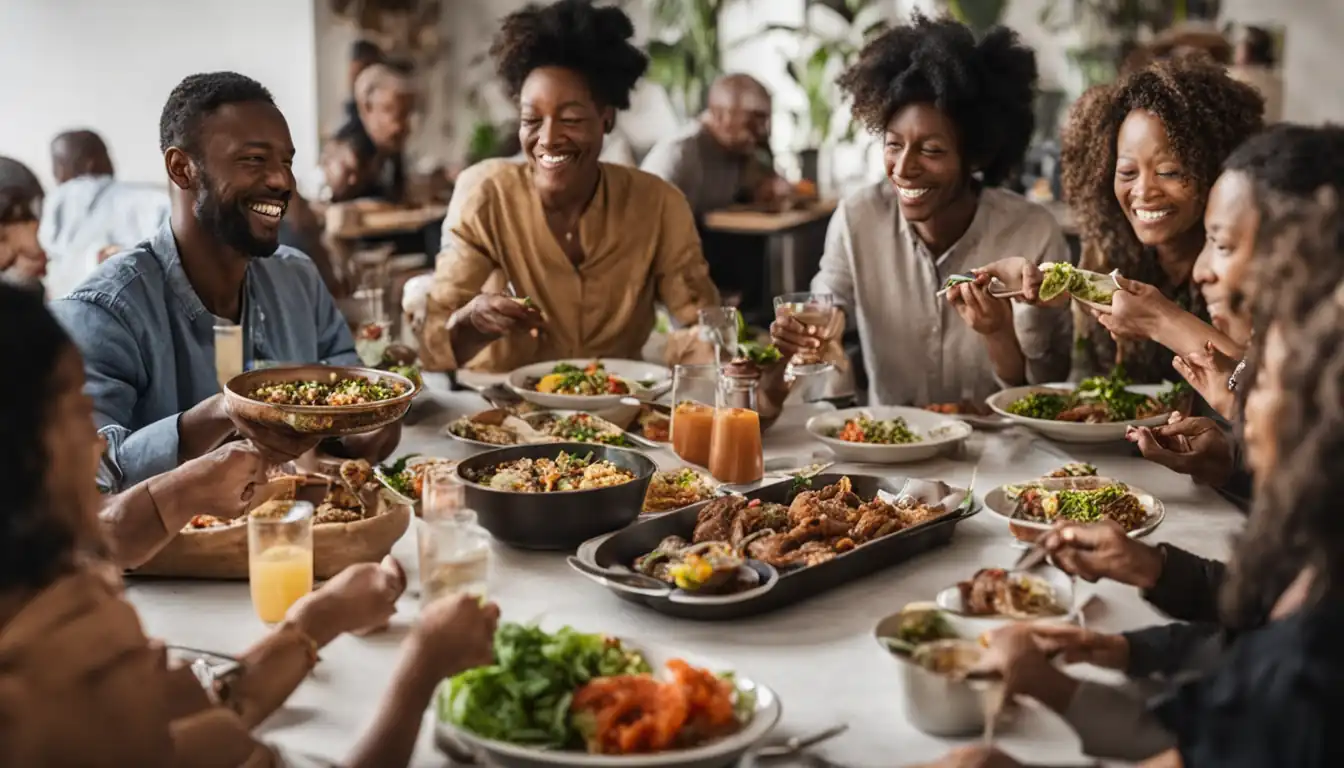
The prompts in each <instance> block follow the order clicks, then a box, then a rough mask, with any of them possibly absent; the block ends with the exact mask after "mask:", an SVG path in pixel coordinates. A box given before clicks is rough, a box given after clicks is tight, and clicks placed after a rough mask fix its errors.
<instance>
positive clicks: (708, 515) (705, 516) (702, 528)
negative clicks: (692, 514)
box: [691, 496, 747, 544]
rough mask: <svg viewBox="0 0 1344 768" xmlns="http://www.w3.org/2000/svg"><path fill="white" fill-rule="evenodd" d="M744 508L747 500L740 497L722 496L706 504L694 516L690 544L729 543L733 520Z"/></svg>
mask: <svg viewBox="0 0 1344 768" xmlns="http://www.w3.org/2000/svg"><path fill="white" fill-rule="evenodd" d="M745 506H747V500H746V499H744V498H742V497H741V496H724V497H721V498H718V499H715V500H713V501H711V502H710V503H708V504H706V505H705V506H704V508H703V509H701V510H700V514H698V515H696V518H695V533H693V534H691V541H692V543H695V544H700V543H703V542H706V541H729V540H730V539H731V538H732V533H733V520H734V519H736V517H737V513H738V511H740V510H741V509H742V508H743V507H745Z"/></svg>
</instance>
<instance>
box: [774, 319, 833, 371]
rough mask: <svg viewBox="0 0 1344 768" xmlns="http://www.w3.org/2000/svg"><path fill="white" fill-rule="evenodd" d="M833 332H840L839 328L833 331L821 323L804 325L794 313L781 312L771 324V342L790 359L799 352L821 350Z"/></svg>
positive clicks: (783, 356) (783, 355) (781, 353)
mask: <svg viewBox="0 0 1344 768" xmlns="http://www.w3.org/2000/svg"><path fill="white" fill-rule="evenodd" d="M840 327H841V328H843V326H840ZM833 332H834V333H839V330H834V331H833V329H831V328H823V327H822V326H819V325H804V324H803V323H800V322H798V318H796V317H794V316H793V315H790V314H786V313H783V312H779V313H776V314H775V321H774V322H773V323H771V324H770V343H771V344H774V345H775V346H776V347H777V348H779V351H780V355H781V357H782V358H783V359H784V360H788V359H789V358H792V357H793V356H794V355H796V354H798V353H799V352H817V351H819V350H820V349H821V348H822V347H823V346H824V345H825V344H826V342H828V341H830V340H831V339H830V336H831V334H832V333H833Z"/></svg>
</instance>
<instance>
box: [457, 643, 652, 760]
mask: <svg viewBox="0 0 1344 768" xmlns="http://www.w3.org/2000/svg"><path fill="white" fill-rule="evenodd" d="M648 672H650V669H649V665H648V662H646V661H645V660H644V657H643V656H641V655H640V654H638V653H636V652H634V651H631V650H629V649H627V648H625V647H623V646H622V645H621V643H620V641H619V640H616V639H614V638H610V637H606V636H604V635H598V634H585V633H582V632H577V631H575V630H573V629H571V628H569V627H565V628H563V629H561V630H559V631H558V632H554V633H548V632H545V631H542V630H541V629H539V628H538V627H535V626H527V625H522V624H514V623H505V624H501V625H500V627H499V631H498V632H496V633H495V663H494V665H492V666H489V667H477V668H476V669H469V670H467V671H465V672H462V673H461V674H458V675H457V676H455V677H453V678H452V679H451V680H450V681H449V682H448V684H447V685H446V686H444V687H443V688H441V689H440V692H439V702H438V711H439V718H440V719H441V720H445V721H447V722H449V723H452V724H453V725H455V726H458V727H459V728H464V729H466V730H468V731H471V732H472V733H475V734H476V735H478V736H482V737H485V738H487V739H495V740H498V741H507V742H510V743H513V744H531V745H536V746H543V747H555V748H561V747H579V746H581V745H582V744H583V735H582V733H581V731H580V729H579V728H578V726H577V725H576V724H575V723H574V721H573V719H572V717H571V715H570V710H569V705H570V702H571V700H572V699H573V696H574V691H575V689H577V688H578V687H580V686H582V685H583V684H584V683H587V682H588V681H589V680H592V679H593V678H597V677H608V676H611V675H635V674H642V673H648Z"/></svg>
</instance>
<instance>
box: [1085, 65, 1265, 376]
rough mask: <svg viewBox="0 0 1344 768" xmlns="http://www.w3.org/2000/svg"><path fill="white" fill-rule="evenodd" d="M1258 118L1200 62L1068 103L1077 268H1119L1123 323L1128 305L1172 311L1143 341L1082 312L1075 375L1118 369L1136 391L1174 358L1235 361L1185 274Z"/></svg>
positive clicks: (1220, 74)
mask: <svg viewBox="0 0 1344 768" xmlns="http://www.w3.org/2000/svg"><path fill="white" fill-rule="evenodd" d="M1262 109H1263V100H1262V99H1261V98H1260V96H1259V94H1257V93H1256V92H1255V90H1254V89H1253V88H1251V87H1250V86H1248V85H1245V84H1243V83H1239V82H1237V81H1235V80H1233V79H1232V78H1230V77H1228V75H1227V73H1226V71H1225V70H1224V69H1223V68H1222V67H1219V66H1217V65H1215V64H1213V63H1211V62H1208V61H1204V60H1200V59H1196V58H1187V59H1173V60H1170V61H1162V62H1157V63H1154V64H1151V65H1149V66H1148V67H1145V68H1144V69H1141V70H1139V71H1137V72H1133V73H1131V74H1129V75H1127V76H1125V77H1124V78H1122V79H1121V80H1120V81H1119V82H1118V83H1116V84H1114V85H1109V86H1100V87H1099V89H1098V90H1096V91H1093V92H1090V93H1089V94H1087V96H1085V97H1084V98H1083V99H1080V100H1079V102H1078V103H1077V104H1075V105H1074V108H1073V109H1072V111H1071V112H1070V115H1069V119H1068V123H1067V126H1066V128H1065V130H1064V132H1063V137H1062V138H1063V147H1062V153H1061V154H1062V157H1061V163H1062V166H1063V185H1064V196H1065V199H1066V200H1067V201H1068V202H1069V204H1070V205H1071V206H1072V207H1073V210H1074V213H1075V215H1076V216H1077V219H1078V222H1079V229H1080V234H1081V236H1082V240H1083V258H1082V264H1081V266H1083V267H1084V268H1086V269H1090V270H1093V271H1096V272H1105V273H1109V272H1111V271H1112V270H1119V272H1120V274H1121V275H1123V276H1124V278H1126V279H1127V280H1128V281H1130V282H1128V283H1124V285H1125V287H1126V290H1125V291H1123V292H1118V293H1117V294H1116V296H1115V298H1114V300H1113V301H1114V302H1115V311H1116V313H1117V314H1118V315H1120V316H1122V317H1123V316H1124V315H1125V313H1126V312H1127V311H1129V307H1127V306H1126V303H1127V302H1129V301H1130V300H1131V298H1139V299H1141V300H1144V301H1146V302H1148V303H1150V304H1155V303H1157V302H1164V301H1165V303H1166V304H1168V305H1170V307H1169V309H1170V310H1171V311H1170V312H1168V313H1167V314H1168V315H1169V317H1168V318H1167V321H1166V322H1163V323H1161V324H1160V325H1159V327H1158V328H1157V329H1156V332H1155V333H1154V334H1153V335H1151V336H1148V337H1146V338H1135V337H1131V336H1129V335H1128V329H1127V328H1126V327H1125V326H1124V325H1123V324H1122V323H1120V322H1113V319H1112V318H1110V317H1107V316H1104V315H1102V314H1101V313H1098V312H1095V311H1093V312H1092V313H1091V317H1089V316H1087V315H1086V314H1084V313H1083V312H1082V311H1081V310H1080V311H1077V312H1076V313H1075V334H1076V336H1077V341H1076V345H1075V359H1074V375H1075V376H1078V377H1081V376H1090V375H1095V374H1106V373H1110V372H1111V370H1112V369H1113V368H1115V367H1116V365H1117V364H1120V363H1123V365H1124V370H1125V372H1126V373H1127V374H1128V376H1129V378H1131V379H1132V380H1134V381H1135V382H1138V383H1143V384H1155V383H1159V382H1162V381H1164V380H1167V379H1169V378H1170V377H1171V372H1172V367H1171V366H1172V359H1173V356H1174V354H1173V353H1176V354H1182V355H1184V354H1188V353H1191V352H1196V351H1200V350H1203V349H1204V348H1205V345H1206V343H1207V342H1209V341H1212V342H1213V343H1214V344H1215V345H1216V346H1217V347H1218V348H1219V349H1220V350H1222V351H1223V352H1224V353H1225V354H1229V355H1240V353H1241V345H1240V344H1237V343H1236V342H1235V341H1234V340H1233V339H1231V338H1230V337H1228V336H1227V335H1226V334H1225V333H1223V332H1221V331H1217V330H1215V329H1214V328H1212V327H1210V326H1209V325H1208V320H1209V311H1208V307H1207V306H1206V303H1205V301H1204V299H1203V297H1202V296H1201V295H1200V292H1199V290H1198V286H1197V285H1196V284H1195V282H1194V280H1193V279H1192V274H1193V271H1194V267H1195V260H1196V259H1197V258H1198V257H1199V253H1200V251H1201V249H1202V248H1203V247H1204V241H1205V232H1204V223H1203V222H1204V208H1205V204H1206V203H1207V201H1208V195H1209V190H1210V188H1211V187H1212V186H1213V182H1214V180H1215V179H1216V178H1217V177H1218V173H1219V170H1220V169H1221V167H1222V164H1223V161H1224V160H1226V159H1227V156H1228V155H1229V154H1231V153H1232V150H1234V149H1236V148H1237V146H1238V145H1240V144H1241V143H1242V142H1243V141H1245V140H1246V139H1248V138H1250V137H1251V136H1252V135H1254V134H1255V133H1256V132H1257V131H1259V130H1260V128H1261V125H1262V123H1261V112H1262ZM1122 282H1123V281H1122ZM1112 330H1114V331H1115V334H1114V335H1113V334H1112Z"/></svg>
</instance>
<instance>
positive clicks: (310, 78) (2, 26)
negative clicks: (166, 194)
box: [0, 0, 326, 188]
mask: <svg viewBox="0 0 1344 768" xmlns="http://www.w3.org/2000/svg"><path fill="white" fill-rule="evenodd" d="M315 1H316V2H326V0H227V1H226V0H131V1H130V2H121V3H118V2H109V1H108V0H0V72H4V73H5V80H4V84H3V86H2V87H0V154H3V155H9V156H11V157H14V158H17V159H18V160H21V161H23V162H24V163H26V164H27V165H28V166H29V167H30V168H32V169H33V171H34V172H36V173H37V174H38V176H39V178H41V179H42V182H43V184H44V185H46V186H48V188H50V186H51V184H52V179H51V158H50V142H51V139H52V137H54V136H55V135H56V134H57V133H59V132H61V131H64V130H68V129H71V128H91V129H93V130H95V131H97V132H98V133H100V134H101V135H102V136H103V139H104V140H105V141H107V143H108V146H109V148H110V149H111V151H112V156H113V162H114V163H115V164H116V166H117V172H118V175H119V176H120V177H122V178H124V179H126V180H128V181H137V182H154V183H161V182H162V181H163V179H164V173H163V160H162V156H161V155H160V153H159V114H160V112H161V111H162V109H163V103H164V101H165V100H167V98H168V94H169V92H170V91H172V89H173V86H175V85H177V83H178V82H180V81H181V80H182V78H183V77H185V76H187V75H189V74H194V73H197V72H209V71H216V70H233V71H237V72H240V73H242V74H245V75H248V76H250V77H254V78H256V79H257V80H259V81H260V82H261V83H262V84H263V85H265V86H266V87H267V88H269V89H270V90H271V93H272V94H274V96H275V99H276V102H277V103H278V104H279V106H280V109H281V110H282V111H283V112H284V113H285V117H286V118H287V119H288V120H289V129H290V132H291V133H292V134H293V136H294V145H295V149H296V150H297V153H298V154H297V156H296V158H295V162H296V164H298V165H299V166H300V167H301V166H303V165H315V164H316V162H317V135H318V125H317V98H316V92H315V90H314V84H315V82H316V76H315V70H314V67H315V62H316V60H315V54H314V34H313V32H314V30H313V3H314V2H315Z"/></svg>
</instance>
